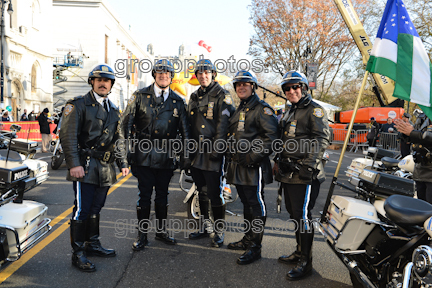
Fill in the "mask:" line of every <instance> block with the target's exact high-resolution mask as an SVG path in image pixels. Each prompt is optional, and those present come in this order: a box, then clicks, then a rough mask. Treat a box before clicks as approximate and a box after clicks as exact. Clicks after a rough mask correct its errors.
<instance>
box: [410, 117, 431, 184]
mask: <svg viewBox="0 0 432 288" xmlns="http://www.w3.org/2000/svg"><path fill="white" fill-rule="evenodd" d="M414 129H415V130H413V131H411V133H410V135H409V137H408V139H406V140H407V141H408V142H411V143H412V149H413V154H414V160H415V161H416V162H417V161H420V162H419V163H416V164H415V167H414V172H413V179H414V180H415V181H421V182H432V155H430V154H432V153H430V151H432V123H431V121H430V120H429V118H424V119H421V118H420V117H418V118H417V121H416V124H415V125H414ZM428 150H429V151H428ZM428 153H429V157H428V156H427V155H428ZM417 157H418V158H419V159H418V160H417V159H416V158H417ZM420 159H421V160H420Z"/></svg>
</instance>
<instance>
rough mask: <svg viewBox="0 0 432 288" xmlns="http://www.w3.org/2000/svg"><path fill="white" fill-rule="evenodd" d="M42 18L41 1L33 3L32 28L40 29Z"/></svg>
mask: <svg viewBox="0 0 432 288" xmlns="http://www.w3.org/2000/svg"><path fill="white" fill-rule="evenodd" d="M39 18H40V6H39V1H37V0H35V1H33V3H32V26H33V28H38V26H39Z"/></svg>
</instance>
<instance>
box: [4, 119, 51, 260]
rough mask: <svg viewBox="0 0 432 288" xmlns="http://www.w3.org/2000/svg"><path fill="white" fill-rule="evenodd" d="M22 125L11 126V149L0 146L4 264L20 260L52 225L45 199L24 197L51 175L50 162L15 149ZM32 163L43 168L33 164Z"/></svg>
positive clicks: (9, 145) (9, 144) (9, 146)
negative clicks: (36, 158) (15, 136)
mask: <svg viewBox="0 0 432 288" xmlns="http://www.w3.org/2000/svg"><path fill="white" fill-rule="evenodd" d="M20 128H21V127H19V126H18V125H15V126H14V125H12V126H11V130H14V131H12V132H11V133H10V138H9V143H8V149H2V150H0V179H2V180H1V181H0V268H2V267H4V266H5V265H6V264H7V263H8V262H13V261H16V260H18V259H19V258H20V257H21V256H22V255H23V254H24V253H25V252H27V251H28V250H29V249H31V248H32V247H33V245H34V244H35V243H36V242H37V241H38V240H39V239H41V238H42V237H43V236H44V235H45V234H46V233H48V231H49V230H50V229H51V227H50V226H49V223H50V222H51V220H50V219H49V218H47V211H48V208H47V207H46V206H45V205H44V204H42V203H38V202H35V201H30V200H23V198H24V193H25V192H27V191H28V190H30V189H33V188H34V187H36V186H37V185H39V184H41V183H42V182H44V181H45V180H46V179H47V178H48V171H47V167H48V164H47V163H46V162H44V161H41V160H34V159H22V157H23V155H20V154H19V153H18V152H17V151H14V150H12V146H13V145H16V143H17V142H16V139H13V136H14V133H15V132H16V131H19V129H20ZM3 137H4V135H3ZM3 140H4V139H3ZM0 142H1V141H0ZM2 143H3V144H4V142H2ZM14 143H15V144H14ZM28 144H29V146H31V144H30V143H28ZM19 147H20V149H22V146H19ZM30 148H33V147H30ZM30 154H31V153H30V152H28V155H30ZM42 162H44V164H43V163H42ZM28 163H31V164H30V165H27V164H28ZM32 165H33V166H35V165H38V167H39V168H37V169H34V168H31V166H32ZM41 167H44V168H42V169H41Z"/></svg>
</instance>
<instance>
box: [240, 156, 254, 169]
mask: <svg viewBox="0 0 432 288" xmlns="http://www.w3.org/2000/svg"><path fill="white" fill-rule="evenodd" d="M238 158H239V164H240V165H241V166H243V167H247V166H249V165H251V164H252V159H251V157H250V154H245V153H241V154H239V155H238Z"/></svg>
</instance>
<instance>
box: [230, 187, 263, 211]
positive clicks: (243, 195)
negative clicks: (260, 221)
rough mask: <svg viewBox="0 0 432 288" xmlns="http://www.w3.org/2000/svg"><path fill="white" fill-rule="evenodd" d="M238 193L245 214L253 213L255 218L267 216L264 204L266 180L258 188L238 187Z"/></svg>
mask: <svg viewBox="0 0 432 288" xmlns="http://www.w3.org/2000/svg"><path fill="white" fill-rule="evenodd" d="M236 189H237V193H238V195H239V197H240V200H241V202H242V203H243V211H244V213H245V214H246V213H250V211H252V215H253V216H267V207H266V205H265V202H264V180H261V183H259V184H258V185H257V186H248V185H236Z"/></svg>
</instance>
